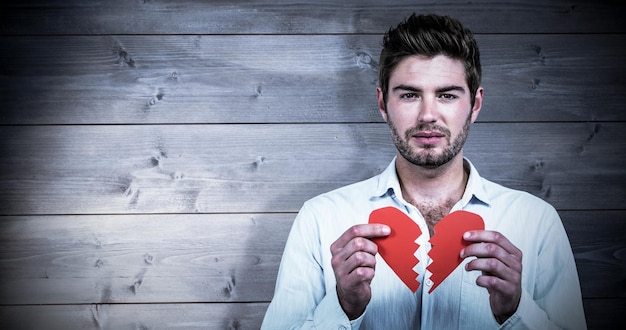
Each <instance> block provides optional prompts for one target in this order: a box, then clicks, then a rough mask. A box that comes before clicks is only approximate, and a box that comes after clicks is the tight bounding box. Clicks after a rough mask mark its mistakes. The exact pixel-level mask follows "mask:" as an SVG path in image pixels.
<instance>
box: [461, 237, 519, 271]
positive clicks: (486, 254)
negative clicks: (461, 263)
mask: <svg viewBox="0 0 626 330" xmlns="http://www.w3.org/2000/svg"><path fill="white" fill-rule="evenodd" d="M472 256H473V257H477V258H478V260H481V259H484V260H489V259H492V260H493V261H494V262H495V261H499V262H501V263H503V264H504V265H505V266H507V267H510V268H512V269H514V270H516V271H519V272H521V269H522V268H521V267H522V258H521V251H520V252H519V256H518V255H514V254H511V253H509V252H507V251H506V250H505V249H504V248H502V247H501V246H500V245H498V244H496V243H473V244H470V245H469V246H467V247H466V248H465V249H463V250H462V251H461V258H467V257H472Z"/></svg>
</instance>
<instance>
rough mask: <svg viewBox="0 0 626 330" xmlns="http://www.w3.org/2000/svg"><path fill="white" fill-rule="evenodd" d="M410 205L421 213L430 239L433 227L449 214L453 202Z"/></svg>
mask: <svg viewBox="0 0 626 330" xmlns="http://www.w3.org/2000/svg"><path fill="white" fill-rule="evenodd" d="M412 204H413V205H414V206H415V207H417V209H418V210H419V211H420V212H421V213H422V216H423V217H424V220H425V221H426V225H427V226H428V232H429V233H430V237H432V236H433V234H434V233H435V230H434V228H435V225H436V224H437V223H438V222H439V221H440V220H441V219H443V218H444V217H445V216H446V215H448V214H449V213H450V210H452V207H453V206H454V204H455V202H454V201H453V200H447V201H444V202H442V203H434V202H420V203H412Z"/></svg>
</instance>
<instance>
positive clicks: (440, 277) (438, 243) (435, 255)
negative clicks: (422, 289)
mask: <svg viewBox="0 0 626 330" xmlns="http://www.w3.org/2000/svg"><path fill="white" fill-rule="evenodd" d="M484 229H485V223H484V221H483V218H482V217H481V216H480V215H478V214H476V213H472V212H468V211H463V210H460V211H455V212H452V213H450V214H448V215H447V216H445V217H444V218H443V219H441V220H440V221H439V222H438V223H437V224H436V225H435V228H434V231H435V233H434V235H433V237H431V239H430V243H431V245H432V247H431V249H430V251H428V256H429V257H430V259H431V260H432V261H431V263H430V265H428V266H427V267H426V270H427V271H429V272H430V273H431V276H430V280H431V281H432V282H433V284H432V286H431V287H430V290H428V293H429V294H430V293H431V292H433V290H435V288H437V287H438V286H439V284H441V283H442V282H443V281H444V280H445V279H446V278H447V277H448V276H449V275H450V274H451V273H452V271H454V270H455V269H456V268H457V267H458V266H459V265H460V264H461V263H462V262H463V259H462V258H461V256H460V253H461V250H463V249H464V248H465V247H466V246H468V245H470V244H471V243H470V242H467V241H465V240H464V239H463V234H464V233H465V232H467V231H470V230H484Z"/></svg>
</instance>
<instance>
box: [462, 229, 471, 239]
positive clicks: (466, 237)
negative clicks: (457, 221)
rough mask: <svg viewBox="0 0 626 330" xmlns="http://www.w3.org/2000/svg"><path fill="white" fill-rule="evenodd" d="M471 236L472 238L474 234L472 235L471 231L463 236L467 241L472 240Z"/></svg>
mask: <svg viewBox="0 0 626 330" xmlns="http://www.w3.org/2000/svg"><path fill="white" fill-rule="evenodd" d="M471 236H472V233H470V232H469V231H468V232H465V233H464V234H463V238H465V239H468V238H470V237H471Z"/></svg>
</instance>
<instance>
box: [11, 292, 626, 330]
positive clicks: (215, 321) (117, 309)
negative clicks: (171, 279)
mask: <svg viewBox="0 0 626 330" xmlns="http://www.w3.org/2000/svg"><path fill="white" fill-rule="evenodd" d="M584 305H585V314H586V317H587V327H588V329H589V330H594V329H603V330H605V329H606V330H610V329H616V330H619V329H622V327H623V325H622V319H621V316H622V312H623V310H624V309H625V308H626V299H585V300H584ZM266 310H267V303H246V304H232V303H231V304H147V305H142V304H124V305H117V304H110V305H109V304H105V305H61V306H0V327H2V328H3V329H42V328H46V329H160V328H168V329H169V328H176V329H258V328H260V326H261V322H262V321H263V316H264V314H265V311H266Z"/></svg>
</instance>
